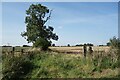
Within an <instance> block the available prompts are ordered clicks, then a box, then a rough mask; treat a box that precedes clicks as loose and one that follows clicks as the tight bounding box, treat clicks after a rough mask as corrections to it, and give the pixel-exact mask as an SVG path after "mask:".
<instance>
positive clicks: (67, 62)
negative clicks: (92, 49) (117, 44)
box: [3, 51, 119, 79]
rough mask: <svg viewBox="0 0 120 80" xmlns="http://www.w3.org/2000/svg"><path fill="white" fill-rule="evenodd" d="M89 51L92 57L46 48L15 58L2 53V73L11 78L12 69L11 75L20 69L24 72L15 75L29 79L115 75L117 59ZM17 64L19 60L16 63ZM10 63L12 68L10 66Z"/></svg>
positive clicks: (111, 54) (109, 55)
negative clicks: (52, 50)
mask: <svg viewBox="0 0 120 80" xmlns="http://www.w3.org/2000/svg"><path fill="white" fill-rule="evenodd" d="M93 54H94V56H90V55H87V57H86V58H84V57H83V56H78V55H80V54H77V55H76V54H64V53H57V52H50V51H47V52H34V53H30V54H24V55H20V56H19V57H18V56H14V57H13V56H12V57H11V55H3V72H4V74H3V75H4V76H5V75H6V74H7V75H6V76H11V77H13V75H11V73H13V72H14V75H16V74H17V75H18V74H19V73H21V71H22V73H25V74H22V73H21V74H19V77H24V78H29V79H34V78H111V77H112V78H113V77H116V76H117V75H118V69H119V68H118V66H117V64H118V60H117V56H116V55H114V53H112V52H110V53H109V54H104V53H93ZM13 61H15V62H13ZM17 63H19V65H18V66H16V64H17ZM12 65H13V67H11V66H12ZM28 66H29V67H28ZM16 67H17V68H16ZM20 67H22V70H19V68H20ZM14 68H15V69H14ZM26 68H27V69H26ZM26 70H27V71H26ZM106 73H109V74H106ZM5 78H6V77H5ZM17 78H18V76H17Z"/></svg>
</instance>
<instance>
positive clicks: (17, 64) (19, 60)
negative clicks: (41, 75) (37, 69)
mask: <svg viewBox="0 0 120 80" xmlns="http://www.w3.org/2000/svg"><path fill="white" fill-rule="evenodd" d="M31 68H32V64H31V62H30V61H29V59H28V58H27V57H26V56H20V57H14V56H11V55H8V56H7V57H6V58H5V59H4V60H3V70H2V73H3V78H2V80H13V79H14V80H17V79H20V78H24V76H25V75H26V74H27V73H29V71H30V70H31Z"/></svg>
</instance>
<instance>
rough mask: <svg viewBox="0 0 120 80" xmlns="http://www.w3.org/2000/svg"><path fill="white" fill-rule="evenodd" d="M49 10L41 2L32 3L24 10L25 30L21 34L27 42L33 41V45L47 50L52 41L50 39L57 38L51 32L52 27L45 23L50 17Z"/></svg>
mask: <svg viewBox="0 0 120 80" xmlns="http://www.w3.org/2000/svg"><path fill="white" fill-rule="evenodd" d="M51 11H52V10H49V9H48V8H47V7H46V6H43V5H41V4H36V5H34V4H32V5H30V7H29V9H28V10H26V14H27V16H26V18H25V23H26V32H25V31H24V32H23V33H22V34H21V35H22V37H24V38H25V39H26V40H27V41H28V43H33V47H41V49H42V50H47V49H48V47H49V46H50V45H51V43H52V41H51V39H53V40H58V36H57V35H56V34H55V33H53V30H54V28H53V27H51V26H47V25H46V23H47V22H48V20H49V19H50V17H51Z"/></svg>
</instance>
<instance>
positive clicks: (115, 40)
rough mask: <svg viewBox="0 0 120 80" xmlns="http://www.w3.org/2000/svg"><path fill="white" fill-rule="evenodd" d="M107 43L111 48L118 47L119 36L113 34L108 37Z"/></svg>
mask: <svg viewBox="0 0 120 80" xmlns="http://www.w3.org/2000/svg"><path fill="white" fill-rule="evenodd" d="M109 45H110V46H111V47H112V48H117V49H120V39H119V38H116V37H115V36H114V37H113V38H112V39H110V41H109Z"/></svg>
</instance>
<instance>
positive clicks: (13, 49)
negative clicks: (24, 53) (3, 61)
mask: <svg viewBox="0 0 120 80" xmlns="http://www.w3.org/2000/svg"><path fill="white" fill-rule="evenodd" d="M14 52H15V47H13V48H12V55H13V56H14Z"/></svg>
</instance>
